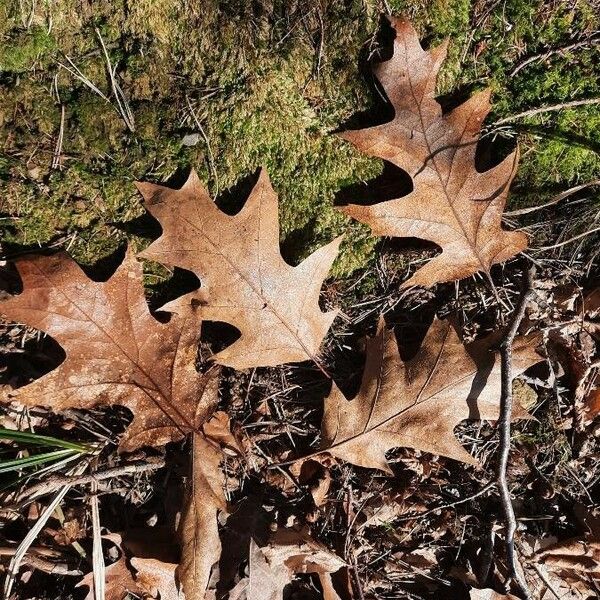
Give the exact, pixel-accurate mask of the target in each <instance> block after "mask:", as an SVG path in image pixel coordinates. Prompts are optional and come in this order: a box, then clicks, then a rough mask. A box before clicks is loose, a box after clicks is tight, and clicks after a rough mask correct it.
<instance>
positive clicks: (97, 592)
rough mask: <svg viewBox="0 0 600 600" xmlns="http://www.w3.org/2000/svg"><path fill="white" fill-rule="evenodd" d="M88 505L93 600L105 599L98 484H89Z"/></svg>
mask: <svg viewBox="0 0 600 600" xmlns="http://www.w3.org/2000/svg"><path fill="white" fill-rule="evenodd" d="M90 491H91V496H90V503H91V505H92V532H93V542H92V565H93V569H94V571H93V577H94V600H105V598H106V564H105V563H104V553H103V552H102V533H101V530H100V507H99V502H98V482H97V481H96V480H94V481H92V482H91V483H90Z"/></svg>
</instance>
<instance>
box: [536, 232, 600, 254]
mask: <svg viewBox="0 0 600 600" xmlns="http://www.w3.org/2000/svg"><path fill="white" fill-rule="evenodd" d="M596 231H600V227H594V229H590V230H588V231H584V232H583V233H580V234H579V235H576V236H574V237H572V238H569V239H568V240H565V241H564V242H559V243H557V244H552V245H551V246H539V247H538V248H535V250H554V249H555V248H560V247H561V246H566V245H567V244H570V243H571V242H576V241H577V240H580V239H581V238H584V237H585V236H587V235H590V234H592V233H596Z"/></svg>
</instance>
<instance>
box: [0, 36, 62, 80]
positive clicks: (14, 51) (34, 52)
mask: <svg viewBox="0 0 600 600" xmlns="http://www.w3.org/2000/svg"><path fill="white" fill-rule="evenodd" d="M55 46H56V43H55V41H54V38H53V37H52V36H51V35H50V34H49V33H48V32H47V31H46V30H45V29H44V28H43V27H32V28H31V29H29V30H27V31H19V30H17V31H14V32H11V34H9V35H8V36H7V38H5V39H4V40H3V41H2V44H1V45H0V72H5V73H6V72H7V73H23V72H25V71H29V70H30V69H31V68H33V66H34V65H35V64H36V63H37V62H40V61H42V59H43V58H45V55H46V54H47V53H49V52H51V51H52V50H54V48H55Z"/></svg>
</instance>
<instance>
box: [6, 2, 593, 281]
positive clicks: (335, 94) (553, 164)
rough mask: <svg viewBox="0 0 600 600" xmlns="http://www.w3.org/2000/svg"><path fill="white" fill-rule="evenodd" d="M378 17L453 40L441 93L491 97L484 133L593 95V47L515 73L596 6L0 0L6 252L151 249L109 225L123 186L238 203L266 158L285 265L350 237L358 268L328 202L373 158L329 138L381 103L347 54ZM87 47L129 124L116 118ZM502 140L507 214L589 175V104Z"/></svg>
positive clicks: (579, 29)
mask: <svg viewBox="0 0 600 600" xmlns="http://www.w3.org/2000/svg"><path fill="white" fill-rule="evenodd" d="M596 8H597V7H596ZM388 10H389V11H392V12H394V13H396V14H399V13H404V14H407V15H408V16H410V17H411V18H412V19H413V20H414V22H415V23H416V25H417V26H418V28H419V29H420V31H421V32H422V33H423V36H424V37H425V38H426V39H427V40H428V41H429V42H430V43H436V42H437V41H439V40H441V39H442V38H444V37H446V36H449V37H450V39H451V49H450V57H449V60H448V61H447V63H446V64H445V66H444V69H443V73H442V76H441V78H440V82H439V84H440V93H441V94H447V93H450V92H453V91H455V90H467V91H471V90H473V89H476V88H480V87H483V86H491V88H492V89H493V91H494V101H495V106H494V112H493V114H492V115H491V116H490V122H493V121H494V120H496V119H499V118H502V117H506V116H509V115H513V114H515V113H518V112H520V111H523V110H525V109H528V108H535V107H539V106H542V105H546V104H556V103H560V102H564V101H568V100H574V99H581V98H590V97H595V96H598V95H600V89H599V88H600V78H599V77H598V75H599V69H598V64H599V62H600V51H599V49H598V46H597V45H596V46H594V45H593V44H591V45H589V46H587V47H585V46H583V47H579V48H577V49H576V50H573V51H572V52H564V53H561V54H558V55H553V56H551V57H550V58H548V59H546V60H539V61H535V62H533V63H532V64H530V65H528V66H527V67H525V68H524V69H522V70H520V71H519V72H518V73H517V74H516V75H514V76H513V75H511V71H512V69H513V68H514V67H515V66H516V65H517V64H518V63H519V62H520V61H521V60H523V59H524V58H527V57H528V56H531V55H534V54H537V53H539V52H542V51H545V50H546V49H548V48H555V47H561V46H564V45H567V44H570V43H572V42H573V41H577V40H580V39H583V38H585V36H587V35H589V34H591V33H592V32H593V31H597V30H598V28H599V27H600V24H599V21H600V17H599V13H598V11H597V10H595V8H594V6H593V0H579V1H578V2H564V1H549V0H546V1H543V0H505V1H503V2H501V3H498V2H485V1H483V2H482V1H481V0H473V1H470V0H429V1H427V0H414V1H412V2H411V1H405V0H388V1H387V2H376V1H374V0H354V1H352V0H345V1H342V0H329V1H327V0H307V1H298V0H285V1H282V0H264V1H261V2H243V1H241V0H222V1H217V0H206V1H204V2H191V1H186V0H184V1H181V2H176V1H175V0H115V1H113V2H87V1H84V2H80V1H79V0H77V1H76V0H56V1H53V2H46V1H39V2H34V3H33V4H32V3H30V2H17V1H16V0H0V139H1V140H2V145H1V147H0V184H1V190H0V228H1V229H0V234H1V236H2V237H1V239H2V242H3V246H4V254H5V255H14V254H15V253H18V252H20V251H22V250H24V249H29V248H35V247H39V246H55V247H59V246H61V247H67V248H68V249H69V250H70V251H71V252H72V253H73V254H74V256H75V257H76V258H77V259H78V260H80V261H81V262H83V263H93V262H95V261H97V260H98V259H100V258H102V257H104V256H107V255H109V254H110V253H112V252H113V251H114V250H115V249H116V248H117V247H118V246H120V245H122V244H123V241H124V239H125V238H129V239H130V240H132V242H133V243H134V244H136V245H140V244H144V243H147V242H145V241H144V237H145V235H146V234H145V232H144V229H143V227H136V226H123V224H126V223H132V222H133V223H134V224H135V223H136V222H138V221H139V219H137V218H138V217H140V216H141V215H143V213H144V211H143V208H142V206H141V199H140V196H139V195H138V194H137V192H136V190H135V187H134V185H133V182H134V180H136V179H146V180H151V181H156V182H165V181H167V182H168V181H174V182H177V180H178V179H179V180H181V177H182V176H183V175H184V174H185V172H186V171H187V170H188V169H189V167H190V166H194V167H195V168H196V169H197V170H198V172H199V175H200V177H201V179H202V180H203V181H205V182H206V184H207V186H208V188H209V189H210V191H211V193H212V194H214V195H216V196H218V195H223V194H225V196H227V194H226V192H227V191H228V190H231V189H232V188H233V190H234V192H235V193H234V194H229V197H231V196H233V197H235V198H236V199H237V200H238V201H239V200H242V199H243V195H244V193H245V191H246V190H247V187H248V186H247V185H245V184H247V181H248V178H249V177H251V176H252V174H253V173H255V172H256V170H257V168H259V167H260V166H261V165H264V166H265V167H266V168H267V169H268V172H269V174H270V176H271V179H272V182H273V185H274V187H275V189H276V190H277V192H278V193H279V196H280V199H281V208H280V216H281V235H282V241H283V242H284V248H285V249H286V250H285V251H286V254H287V256H288V257H289V258H290V259H291V260H297V259H298V258H300V257H302V256H304V255H306V254H307V253H308V252H309V251H310V250H312V249H314V248H315V247H317V246H319V245H321V244H322V243H324V242H327V241H329V240H330V239H332V238H333V236H335V235H337V234H339V233H347V234H349V235H348V236H347V241H346V243H345V245H344V247H343V250H342V253H341V256H340V259H339V260H338V262H337V263H336V267H335V270H336V275H338V276H342V275H349V274H351V273H352V272H353V271H354V270H355V269H357V268H360V267H362V266H364V265H365V264H366V263H368V261H369V260H371V257H372V255H373V252H372V250H373V248H374V245H375V240H374V239H373V238H371V237H370V236H369V234H368V231H367V229H366V228H364V227H362V226H360V225H358V224H354V223H351V222H350V221H349V220H348V219H347V218H346V217H344V216H343V215H341V214H340V213H339V212H338V211H336V210H335V209H334V207H333V205H334V199H335V197H336V194H337V193H338V192H339V191H340V190H342V189H344V188H347V187H348V186H350V185H352V184H355V183H356V182H359V181H363V180H368V179H370V178H371V177H374V176H375V175H377V174H378V173H379V172H380V170H381V164H380V162H379V161H376V160H372V159H368V158H366V157H364V156H361V155H360V154H359V153H357V152H356V151H355V150H354V149H353V148H351V147H350V146H349V145H348V144H346V143H344V142H343V141H341V140H339V139H338V138H336V137H335V136H334V135H332V132H333V131H334V130H335V129H336V128H338V127H339V126H340V125H341V124H343V123H344V122H345V121H347V120H348V119H349V118H350V117H351V116H352V115H355V114H356V113H357V112H359V111H362V110H364V109H366V108H368V107H369V106H371V105H372V103H373V102H374V100H375V95H374V93H373V91H372V90H371V89H370V87H369V85H368V82H367V81H366V79H365V77H364V76H363V74H362V72H361V63H360V59H361V57H362V59H364V58H365V57H366V56H367V55H368V54H369V49H370V48H372V47H373V45H374V34H375V33H376V31H377V29H378V25H379V22H380V15H381V13H382V12H385V11H388ZM101 41H102V42H103V43H104V44H105V45H106V48H107V53H108V55H109V57H110V61H111V64H112V65H113V68H114V71H115V79H116V81H117V83H118V84H119V86H120V87H121V88H122V90H123V94H124V97H125V98H126V101H127V103H128V104H129V106H130V108H131V112H132V115H133V120H134V131H130V129H129V128H128V127H127V125H126V123H125V121H124V119H123V118H122V117H121V116H120V114H119V112H118V110H117V99H116V98H115V96H114V94H113V93H112V92H111V86H110V78H109V76H108V71H107V68H106V62H105V59H104V55H103V51H102V46H101ZM65 67H68V69H67V68H65ZM75 68H77V69H79V70H80V72H81V74H82V75H84V76H85V77H86V78H87V79H89V81H90V82H92V83H93V84H94V85H96V86H97V88H98V89H99V91H100V92H102V94H104V95H105V96H106V97H107V98H103V97H101V96H100V95H99V94H98V93H96V92H94V91H92V90H91V89H89V87H86V85H85V84H84V83H83V82H82V81H81V80H80V79H78V78H77V77H75V76H74V75H73V74H72V71H73V70H74V69H75ZM69 69H70V71H71V72H70V71H69ZM363 71H364V69H363ZM63 108H64V120H63V127H62V130H63V133H62V146H61V152H60V156H55V150H56V148H57V141H58V138H59V132H60V131H61V118H62V117H61V115H62V112H63ZM192 113H193V114H192ZM503 132H504V137H507V136H508V137H511V136H512V137H513V138H514V134H515V133H517V134H518V135H519V142H520V144H521V149H522V161H521V167H520V171H519V175H518V179H517V181H516V183H515V186H514V192H513V194H512V197H511V203H512V205H513V206H515V205H516V206H519V205H528V204H538V203H540V202H541V201H543V200H544V199H545V198H546V197H548V196H549V195H551V194H552V193H554V192H555V191H557V190H560V189H564V188H568V187H570V186H572V185H575V184H577V183H581V182H585V181H588V180H590V179H593V178H598V177H599V176H600V156H599V144H600V142H599V140H600V106H598V105H591V106H583V107H577V108H574V109H571V110H562V111H556V112H548V113H543V114H541V115H539V116H537V117H533V118H529V119H521V120H518V121H516V122H515V123H514V124H511V125H510V126H507V127H506V128H504V130H503ZM190 134H191V137H189V135H190ZM194 134H196V135H194ZM185 136H188V137H187V138H186V137H185ZM190 140H191V142H195V145H189V143H190ZM184 142H185V143H184ZM53 163H54V168H53ZM595 206H596V210H597V198H596V204H595ZM136 219H137V221H136Z"/></svg>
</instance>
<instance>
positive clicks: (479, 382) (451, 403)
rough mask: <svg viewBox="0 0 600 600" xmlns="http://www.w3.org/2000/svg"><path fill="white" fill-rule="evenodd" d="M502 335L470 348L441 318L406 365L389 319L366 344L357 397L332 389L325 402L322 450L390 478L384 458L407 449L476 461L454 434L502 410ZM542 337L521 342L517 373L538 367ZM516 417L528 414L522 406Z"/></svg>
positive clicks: (516, 356)
mask: <svg viewBox="0 0 600 600" xmlns="http://www.w3.org/2000/svg"><path fill="white" fill-rule="evenodd" d="M496 340H497V338H496V336H494V337H493V338H487V339H483V340H479V341H476V342H473V343H471V344H469V345H467V346H464V345H463V344H462V342H461V341H460V339H459V337H458V334H457V333H456V331H455V329H454V327H452V325H451V324H450V322H448V321H440V320H435V321H434V322H433V324H432V325H431V327H430V328H429V331H428V332H427V335H426V336H425V339H424V341H423V343H422V345H421V348H420V349H419V351H418V352H417V354H416V355H415V356H414V358H412V359H411V360H409V361H407V362H404V361H403V360H402V359H401V358H400V354H399V352H398V345H397V343H396V338H395V337H394V333H393V331H392V330H388V329H386V328H385V325H384V322H383V319H382V320H380V322H379V327H378V329H377V333H376V335H375V336H374V337H372V338H370V339H368V340H367V361H366V365H365V370H364V374H363V379H362V384H361V388H360V390H359V392H358V395H357V396H356V398H354V399H353V400H352V401H348V400H346V398H345V397H344V396H343V395H342V393H341V392H340V390H339V389H338V388H337V386H335V384H334V385H333V389H332V391H331V394H330V395H329V397H328V398H326V399H325V412H324V415H323V424H322V434H323V445H322V448H323V450H326V451H328V452H329V453H331V454H333V455H334V456H336V457H338V458H341V459H343V460H346V461H348V462H350V463H353V464H355V465H359V466H361V467H370V468H374V469H381V470H383V471H386V472H388V473H391V469H390V467H389V465H388V463H387V461H386V458H385V453H386V452H387V451H388V450H390V449H391V448H395V447H401V446H402V447H408V448H415V449H418V450H424V451H426V452H431V453H433V454H440V455H443V456H448V457H450V458H455V459H457V460H461V461H464V462H466V463H471V464H476V463H477V461H476V460H475V459H474V458H473V457H472V456H471V455H470V454H469V453H468V452H467V451H466V450H465V449H464V448H463V447H462V446H461V445H460V444H459V443H458V441H457V440H456V438H455V436H454V433H453V429H454V427H455V426H456V425H458V423H459V422H460V421H462V420H464V419H469V418H471V419H472V418H476V419H496V418H497V417H498V415H499V411H500V365H499V363H500V361H499V358H498V357H497V356H496V354H495V353H493V352H492V351H491V347H492V345H493V342H494V341H496ZM538 341H539V339H538V337H537V336H530V337H526V338H517V340H516V341H515V344H514V348H513V371H514V373H515V375H518V374H519V373H522V372H523V371H525V370H526V369H527V368H528V367H530V366H531V365H533V364H535V363H536V362H539V361H540V360H541V357H540V356H538V355H537V353H536V352H535V346H536V345H537V343H538ZM513 414H514V417H515V418H525V417H527V416H528V414H527V412H526V411H525V410H524V409H522V408H521V407H519V406H515V409H514V411H513Z"/></svg>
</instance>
